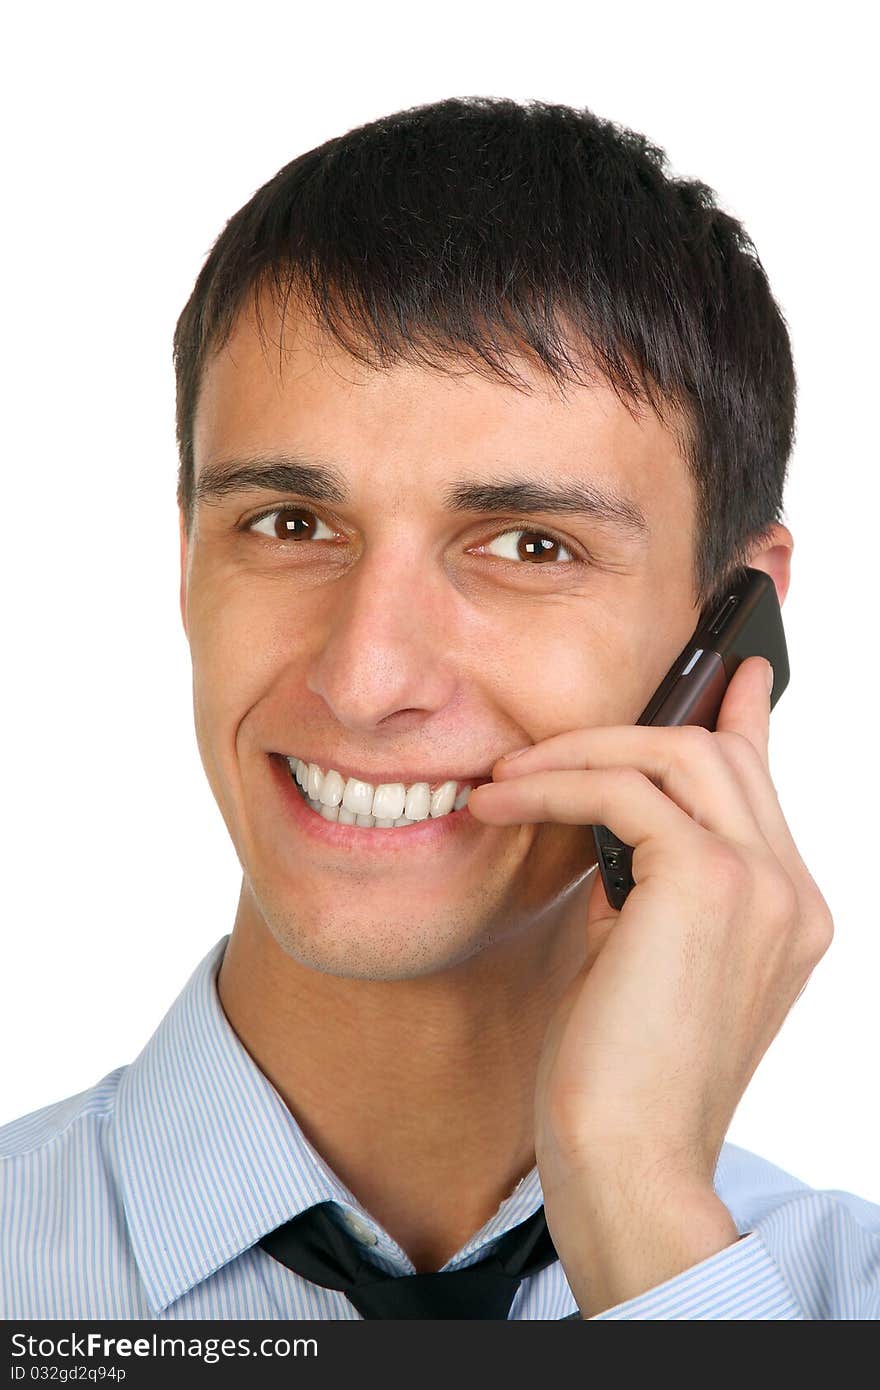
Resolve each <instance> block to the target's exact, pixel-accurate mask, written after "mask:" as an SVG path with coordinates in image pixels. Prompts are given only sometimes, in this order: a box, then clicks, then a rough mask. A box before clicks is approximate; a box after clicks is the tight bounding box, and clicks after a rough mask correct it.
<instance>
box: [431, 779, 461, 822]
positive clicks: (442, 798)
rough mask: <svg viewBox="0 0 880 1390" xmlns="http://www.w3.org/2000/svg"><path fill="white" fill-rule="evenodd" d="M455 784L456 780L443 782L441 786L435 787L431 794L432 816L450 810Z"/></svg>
mask: <svg viewBox="0 0 880 1390" xmlns="http://www.w3.org/2000/svg"><path fill="white" fill-rule="evenodd" d="M457 786H458V783H457V782H444V783H443V786H442V787H438V788H437V790H436V791H435V792H434V793H433V795H432V796H431V815H432V816H445V815H446V814H447V812H448V811H451V810H452V803H453V802H454V800H455V790H456V787H457Z"/></svg>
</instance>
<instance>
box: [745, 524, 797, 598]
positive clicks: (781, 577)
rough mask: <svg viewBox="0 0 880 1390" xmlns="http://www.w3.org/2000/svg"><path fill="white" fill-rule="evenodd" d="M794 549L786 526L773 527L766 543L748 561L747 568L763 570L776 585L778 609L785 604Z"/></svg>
mask: <svg viewBox="0 0 880 1390" xmlns="http://www.w3.org/2000/svg"><path fill="white" fill-rule="evenodd" d="M793 549H794V536H793V535H792V534H791V532H790V531H789V529H788V527H787V526H780V525H778V524H777V525H775V526H773V527H772V528H771V531H770V533H769V535H768V537H767V540H766V543H765V544H764V545H763V546H762V547H761V548H760V549H759V550H756V551H755V553H754V555H752V556H751V557H750V559H749V562H748V563H749V568H750V569H754V570H764V572H765V574H769V576H770V578H771V579H772V580H773V583H774V584H775V585H776V593H777V597H778V598H779V605H780V607H781V606H782V604H783V603H784V602H785V595H786V594H787V593H788V586H789V584H790V583H791V552H792V551H793Z"/></svg>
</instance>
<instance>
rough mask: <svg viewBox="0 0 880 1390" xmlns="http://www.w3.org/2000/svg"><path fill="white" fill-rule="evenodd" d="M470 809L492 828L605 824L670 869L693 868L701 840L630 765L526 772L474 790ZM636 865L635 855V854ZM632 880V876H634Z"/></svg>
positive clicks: (680, 812) (695, 828)
mask: <svg viewBox="0 0 880 1390" xmlns="http://www.w3.org/2000/svg"><path fill="white" fill-rule="evenodd" d="M468 810H469V811H470V812H471V813H472V814H474V815H476V816H477V817H478V818H479V819H480V820H483V821H486V822H487V823H488V824H490V825H528V824H535V823H541V822H545V821H551V822H552V821H556V822H559V823H560V824H563V825H607V826H608V828H609V829H610V830H612V831H613V832H614V834H615V835H617V836H618V838H619V839H621V840H623V842H624V843H625V844H628V845H632V846H633V848H634V850H635V851H637V852H638V851H639V849H640V848H641V851H642V852H641V855H640V857H641V858H642V859H643V860H645V861H646V862H647V861H648V857H649V854H652V852H653V851H655V850H659V851H661V852H662V859H661V860H660V862H662V863H663V864H664V867H665V868H667V869H669V870H670V871H674V870H675V869H676V867H677V868H679V869H681V868H683V867H684V868H692V865H693V863H694V862H695V858H696V854H697V853H698V852H699V847H697V846H695V840H696V839H700V840H703V839H704V836H705V832H704V831H702V830H701V829H700V828H699V826H698V825H696V824H695V822H694V821H693V820H692V818H691V817H690V816H689V815H688V814H687V813H686V812H685V811H683V810H682V809H681V807H680V806H677V805H676V803H675V802H674V801H672V800H671V799H670V798H669V797H668V796H666V795H665V794H664V793H663V792H662V791H660V789H659V788H658V787H656V786H655V785H654V784H653V782H651V781H650V780H649V779H648V778H647V777H645V776H643V775H642V773H641V772H638V771H636V769H635V768H632V767H611V768H608V769H603V770H590V771H584V770H577V769H575V770H572V769H571V768H566V769H562V770H556V771H552V772H535V773H526V774H525V775H524V776H522V777H511V778H509V779H508V780H507V781H505V782H485V783H483V784H482V785H481V786H479V787H474V789H473V791H472V792H471V794H470V796H469V798H468ZM633 864H634V865H635V854H634V856H633ZM634 877H635V874H634Z"/></svg>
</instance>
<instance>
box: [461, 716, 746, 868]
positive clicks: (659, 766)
mask: <svg viewBox="0 0 880 1390" xmlns="http://www.w3.org/2000/svg"><path fill="white" fill-rule="evenodd" d="M615 767H617V768H626V767H629V768H635V769H637V770H638V771H639V772H641V773H642V774H643V775H644V776H645V777H646V778H648V779H650V781H651V782H652V783H653V784H654V785H655V786H656V787H657V788H659V790H660V791H662V792H663V793H665V795H666V796H667V797H670V798H671V799H672V800H673V801H674V802H675V804H676V805H677V806H678V807H679V808H680V809H681V810H682V811H684V812H685V813H686V814H687V815H688V816H690V817H691V819H692V820H693V821H694V822H695V823H696V824H697V825H699V826H702V827H704V828H705V829H706V830H710V831H711V832H712V833H713V834H714V835H718V836H720V837H722V838H725V839H729V840H732V841H735V842H736V843H737V844H741V845H750V846H754V845H756V844H760V845H762V846H763V847H764V848H766V841H765V839H764V836H763V833H762V830H761V827H760V824H759V823H758V821H757V819H756V816H755V813H754V810H753V808H752V806H751V805H750V802H749V797H748V794H747V790H746V787H745V785H744V783H743V781H742V780H741V779H740V778H739V777H738V776H737V775H736V772H735V770H734V768H733V767H732V766H731V765H730V764H729V763H728V762H727V761H726V759H725V758H724V756H723V754H722V751H721V748H720V747H719V745H718V742H717V740H716V739H715V735H714V734H711V733H710V732H709V731H708V729H703V728H700V727H698V726H697V725H694V724H683V725H679V726H675V727H665V726H659V725H658V726H653V725H640V724H628V725H627V724H625V725H611V726H607V725H606V726H603V727H599V728H595V729H573V730H571V731H570V732H567V733H563V734H555V735H554V736H553V737H551V738H547V739H544V740H542V742H541V743H539V744H535V745H534V746H533V747H532V748H530V749H529V750H528V752H526V753H523V754H522V756H520V757H517V758H514V759H513V761H512V762H506V761H499V762H498V763H496V765H495V767H494V768H493V769H492V775H493V777H494V778H495V779H496V780H495V782H494V783H492V784H491V785H499V786H509V785H511V784H512V783H514V782H517V781H519V780H520V778H521V777H524V776H527V775H529V774H531V773H532V772H542V771H543V772H550V771H553V770H563V769H569V770H571V769H581V770H589V769H594V770H595V769H598V768H615ZM473 795H474V793H473V792H472V793H471V796H473ZM592 823H593V824H600V823H601V824H603V825H607V824H608V822H607V821H603V822H592ZM609 828H610V829H613V827H612V826H610V827H609ZM614 833H615V834H619V832H618V831H615V832H614ZM620 838H621V839H622V838H623V837H622V836H621V837H620ZM628 843H629V844H632V843H633V842H632V841H631V840H630V841H628Z"/></svg>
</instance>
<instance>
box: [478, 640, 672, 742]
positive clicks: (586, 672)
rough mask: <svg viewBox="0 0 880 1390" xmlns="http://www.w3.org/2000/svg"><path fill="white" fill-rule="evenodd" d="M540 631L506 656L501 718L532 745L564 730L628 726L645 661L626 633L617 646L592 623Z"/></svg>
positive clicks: (640, 702)
mask: <svg viewBox="0 0 880 1390" xmlns="http://www.w3.org/2000/svg"><path fill="white" fill-rule="evenodd" d="M543 626H544V631H543V633H540V632H534V633H533V635H532V637H531V639H530V641H529V642H528V644H523V643H522V642H521V641H520V642H517V643H516V646H515V648H514V649H513V650H512V651H511V652H509V653H508V660H507V661H506V662H505V663H504V674H503V675H502V676H501V677H500V689H499V691H498V695H499V703H500V704H501V706H502V707H503V708H504V710H505V712H506V713H507V714H508V715H510V716H511V717H512V718H513V719H515V720H516V722H517V723H518V724H519V725H520V727H522V728H523V729H525V730H526V731H527V732H528V734H529V736H530V738H531V739H532V740H533V741H535V742H536V741H538V740H539V739H542V738H549V737H550V736H552V735H553V734H555V733H561V732H563V731H565V730H569V729H576V728H593V727H597V726H601V725H607V724H626V723H634V722H635V720H636V719H637V718H638V716H639V714H640V713H641V711H642V709H644V706H645V704H646V700H645V699H643V698H642V693H643V689H644V684H645V675H644V671H645V661H644V657H643V656H642V655H641V654H640V648H639V642H638V640H637V639H636V638H635V637H634V635H633V633H632V631H631V630H630V631H629V632H628V633H627V634H626V636H625V639H624V640H622V641H621V640H618V636H617V634H616V632H613V631H612V629H611V628H600V627H599V626H598V625H597V624H595V623H594V624H592V625H590V626H588V625H586V624H582V625H581V626H579V627H577V628H575V627H574V626H573V625H572V626H569V627H567V629H566V630H565V631H559V630H554V631H550V632H548V631H547V626H548V625H547V624H546V623H545V624H544V625H543ZM664 669H665V668H664Z"/></svg>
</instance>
